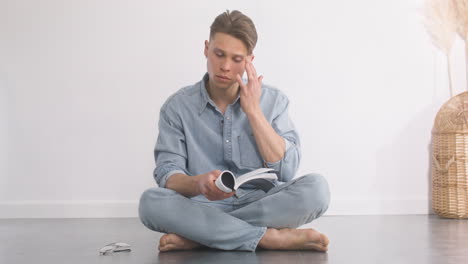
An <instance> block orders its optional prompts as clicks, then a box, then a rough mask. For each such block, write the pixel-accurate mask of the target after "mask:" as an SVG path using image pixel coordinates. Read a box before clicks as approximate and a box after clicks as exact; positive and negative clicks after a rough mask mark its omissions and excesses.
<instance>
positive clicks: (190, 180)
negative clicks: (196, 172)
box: [166, 173, 200, 198]
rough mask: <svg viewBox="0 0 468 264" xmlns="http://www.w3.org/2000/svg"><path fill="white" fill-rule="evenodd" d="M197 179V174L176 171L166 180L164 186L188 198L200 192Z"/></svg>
mask: <svg viewBox="0 0 468 264" xmlns="http://www.w3.org/2000/svg"><path fill="white" fill-rule="evenodd" d="M197 181H198V177H197V176H188V175H185V174H182V173H177V174H174V175H172V176H171V177H170V178H169V179H168V180H167V183H166V188H168V189H171V190H174V191H176V192H178V193H180V194H182V195H183V196H185V197H189V198H190V197H193V196H197V195H199V194H200V191H199V188H198V182H197Z"/></svg>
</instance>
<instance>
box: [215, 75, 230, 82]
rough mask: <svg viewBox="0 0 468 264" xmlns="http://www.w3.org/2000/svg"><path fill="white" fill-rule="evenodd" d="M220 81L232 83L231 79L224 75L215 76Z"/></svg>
mask: <svg viewBox="0 0 468 264" xmlns="http://www.w3.org/2000/svg"><path fill="white" fill-rule="evenodd" d="M215 76H216V77H217V78H218V79H221V80H224V81H230V80H231V79H229V78H228V77H226V76H223V75H215Z"/></svg>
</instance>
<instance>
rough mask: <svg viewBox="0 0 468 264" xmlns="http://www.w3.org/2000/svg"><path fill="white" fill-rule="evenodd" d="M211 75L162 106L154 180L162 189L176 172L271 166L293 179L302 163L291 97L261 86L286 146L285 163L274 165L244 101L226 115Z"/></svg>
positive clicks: (265, 105) (283, 179)
mask: <svg viewBox="0 0 468 264" xmlns="http://www.w3.org/2000/svg"><path fill="white" fill-rule="evenodd" d="M208 78H209V77H208V74H205V75H204V77H203V79H202V80H201V81H199V82H197V83H196V84H194V85H191V86H187V87H184V88H182V89H180V90H179V91H178V92H176V93H175V94H173V95H172V96H170V97H169V98H168V99H167V101H166V102H165V103H164V105H163V106H162V107H161V112H160V117H159V135H158V139H157V142H156V147H155V150H154V156H155V160H156V169H155V170H154V178H155V180H156V182H157V183H158V185H159V186H160V187H165V186H166V182H167V180H168V179H169V177H171V176H172V175H174V174H176V173H184V174H187V175H189V176H195V175H198V174H203V173H207V172H209V171H212V170H216V169H217V170H221V171H223V170H230V171H232V172H233V173H234V174H235V175H241V174H244V173H247V172H249V171H252V170H254V169H258V168H261V167H268V168H273V169H275V171H276V173H277V175H278V180H279V181H281V182H287V181H289V180H291V179H292V178H293V177H294V175H295V173H296V171H297V168H298V166H299V162H300V158H301V155H300V142H299V136H298V133H297V131H296V129H295V127H294V125H293V123H292V122H291V120H290V118H289V116H288V104H289V101H288V98H287V97H286V96H285V95H284V94H283V93H282V92H281V91H280V90H278V89H276V88H273V87H270V86H268V85H262V95H261V98H260V107H261V109H262V111H263V114H264V115H265V117H266V119H267V120H268V121H269V122H270V124H271V125H272V127H273V129H274V130H275V131H276V133H278V135H280V136H281V137H283V139H284V140H285V142H286V151H285V155H284V157H283V159H281V160H279V161H277V162H274V163H269V162H265V161H264V160H263V158H262V156H261V155H260V153H259V151H258V148H257V145H256V143H255V138H254V136H253V133H252V129H251V127H250V124H249V120H248V119H247V116H246V115H245V113H244V112H243V111H242V109H241V105H240V97H239V96H238V97H237V99H236V100H235V101H234V102H233V103H232V104H230V105H229V106H228V107H227V109H226V111H225V113H224V115H223V114H222V112H221V111H220V110H219V109H218V108H217V107H216V104H215V103H214V102H213V101H212V100H211V98H210V97H209V95H208V92H207V90H206V87H205V82H206V81H207V80H208Z"/></svg>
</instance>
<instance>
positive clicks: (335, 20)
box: [0, 0, 465, 218]
mask: <svg viewBox="0 0 468 264" xmlns="http://www.w3.org/2000/svg"><path fill="white" fill-rule="evenodd" d="M420 2H421V1H416V0H413V1H408V0H397V1H387V0H357V1H345V0H339V1H328V2H327V1H306V0H302V1H286V2H285V1H277V2H275V1H266V0H264V1H235V4H233V1H209V0H203V1H150V0H146V1H123V0H118V1H116V0H100V1H94V0H93V1H91V0H88V1H72V0H67V1H63V0H55V1H53V0H43V1H34V0H2V1H0V217H7V218H9V217H112V216H136V215H137V211H136V208H137V203H138V198H139V195H140V194H141V192H142V191H143V190H144V189H146V188H148V187H150V186H153V185H155V183H154V180H153V178H152V170H153V168H154V161H153V156H152V155H153V153H152V152H153V147H154V143H155V140H156V136H157V121H158V114H159V108H160V107H161V105H162V104H163V102H164V101H165V99H166V98H167V97H168V96H169V95H171V94H172V93H174V92H175V91H177V90H178V89H179V88H181V87H182V86H185V85H188V84H192V83H195V82H197V81H198V80H200V78H201V77H202V76H203V74H204V72H205V70H206V61H205V57H204V56H203V47H204V46H203V42H204V40H205V39H207V38H208V33H209V26H210V24H211V22H212V21H213V19H214V18H215V17H216V15H218V14H219V13H221V12H223V11H224V10H226V9H230V10H233V9H239V10H241V11H242V12H244V13H245V14H247V15H248V16H250V17H251V18H252V19H253V20H254V22H255V24H256V27H257V30H258V33H259V41H258V45H257V48H256V50H255V52H254V53H255V54H256V59H255V61H254V63H255V66H256V68H257V71H258V72H259V73H261V74H263V75H264V77H265V78H264V82H265V83H268V84H272V85H274V86H276V87H278V88H280V89H282V90H283V91H284V92H285V93H286V94H287V95H288V97H289V99H290V101H291V109H290V114H291V116H292V119H293V121H294V122H295V124H296V126H297V127H298V130H299V132H300V135H301V139H302V153H303V159H302V164H301V167H300V173H299V174H303V173H307V172H319V173H321V174H323V175H324V176H325V177H326V178H327V179H328V181H329V183H330V187H331V190H332V202H331V206H330V209H329V211H328V214H329V215H330V214H421V213H423V214H424V213H428V212H429V204H428V200H429V186H430V184H429V165H430V164H429V144H430V136H431V128H432V122H433V119H434V117H435V114H436V112H437V110H438V109H439V107H440V106H441V105H442V103H443V102H444V101H445V100H447V99H448V88H447V77H446V71H445V67H446V64H445V60H444V57H443V55H442V54H440V53H439V52H438V51H437V50H435V49H434V48H433V46H432V45H431V42H430V40H429V39H428V37H427V34H426V32H425V30H424V28H423V26H422V24H421V18H420V14H419V13H418V12H419V10H418V8H419V5H420ZM462 50H463V47H462V43H461V42H457V46H456V47H455V49H454V54H455V55H454V56H455V57H457V56H459V59H454V65H453V67H454V69H455V74H454V84H455V86H456V89H457V90H458V91H460V92H461V91H462V90H463V89H464V87H465V82H464V78H465V77H464V70H465V69H464V65H463V57H462V56H464V55H463V53H462ZM457 52H459V53H457Z"/></svg>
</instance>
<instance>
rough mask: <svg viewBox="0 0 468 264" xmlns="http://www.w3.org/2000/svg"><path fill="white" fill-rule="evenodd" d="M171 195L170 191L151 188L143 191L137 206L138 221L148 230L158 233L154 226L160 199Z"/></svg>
mask: <svg viewBox="0 0 468 264" xmlns="http://www.w3.org/2000/svg"><path fill="white" fill-rule="evenodd" d="M170 194H173V191H172V190H169V189H165V188H159V187H153V188H150V189H147V190H146V191H144V192H143V193H142V195H141V197H140V202H139V204H138V215H139V217H140V221H141V222H142V223H143V224H144V225H145V226H146V227H148V228H149V229H152V230H154V231H160V230H159V228H158V227H157V226H156V222H157V219H156V218H157V217H158V215H159V214H158V212H160V207H161V199H162V198H163V197H165V196H167V195H170Z"/></svg>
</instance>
